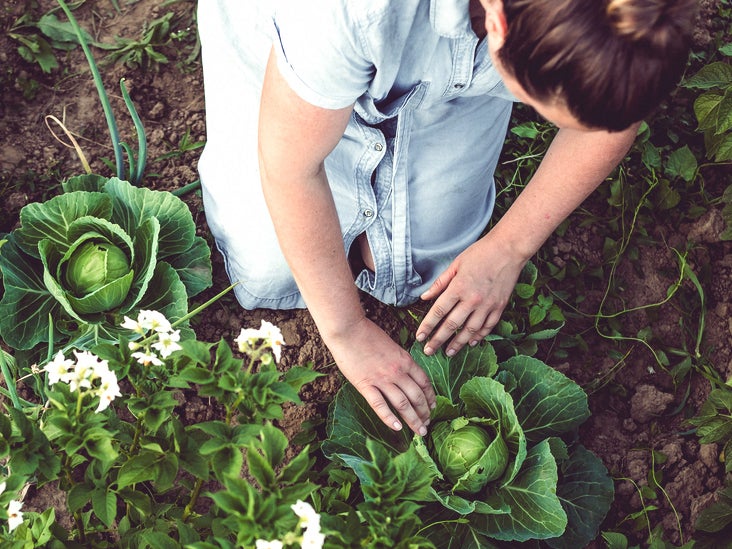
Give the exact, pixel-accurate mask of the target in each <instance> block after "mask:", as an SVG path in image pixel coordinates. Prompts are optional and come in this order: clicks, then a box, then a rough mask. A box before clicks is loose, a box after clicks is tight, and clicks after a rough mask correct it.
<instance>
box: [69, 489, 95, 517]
mask: <svg viewBox="0 0 732 549" xmlns="http://www.w3.org/2000/svg"><path fill="white" fill-rule="evenodd" d="M93 491H94V487H93V486H91V485H89V484H87V483H85V482H81V483H78V484H74V485H73V486H72V487H71V488H70V489H69V491H68V492H67V493H66V504H67V505H68V506H69V511H71V512H72V513H76V512H77V511H78V510H79V509H81V508H82V507H84V505H86V504H87V502H89V501H90V500H91V496H92V492H93Z"/></svg>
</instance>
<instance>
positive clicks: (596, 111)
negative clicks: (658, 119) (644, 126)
mask: <svg viewBox="0 0 732 549" xmlns="http://www.w3.org/2000/svg"><path fill="white" fill-rule="evenodd" d="M503 10H504V13H505V16H506V23H507V33H506V38H505V42H504V44H503V46H502V48H501V50H500V51H499V53H498V55H499V57H500V59H501V62H502V63H503V65H504V66H505V68H506V70H507V71H509V73H511V74H512V75H513V76H514V77H515V78H516V79H517V80H518V82H519V83H520V84H521V86H522V87H523V88H524V89H525V90H526V91H527V93H529V95H531V96H532V97H535V98H537V99H539V100H542V101H551V100H556V99H560V100H562V101H563V102H564V103H566V105H567V107H568V108H569V110H570V112H571V113H572V114H573V115H574V116H575V117H576V118H577V119H578V120H580V121H581V122H583V123H584V124H586V125H588V126H592V127H598V128H606V129H609V130H621V129H624V128H627V127H628V126H629V125H630V124H632V123H633V122H637V121H639V120H642V119H643V118H644V117H646V116H647V115H648V114H650V113H651V112H652V111H653V109H655V108H656V107H657V106H658V103H659V101H660V100H661V99H662V98H663V97H664V96H665V95H666V94H667V93H668V92H669V91H671V89H672V88H673V87H674V86H675V85H676V83H677V82H678V80H679V78H680V77H681V74H682V72H683V70H684V68H685V66H686V61H687V56H688V47H689V35H690V30H691V27H692V24H693V21H694V14H695V10H696V1H695V0H503Z"/></svg>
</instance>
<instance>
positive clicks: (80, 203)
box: [13, 192, 112, 258]
mask: <svg viewBox="0 0 732 549" xmlns="http://www.w3.org/2000/svg"><path fill="white" fill-rule="evenodd" d="M111 214H112V202H111V200H110V199H109V197H108V196H107V195H105V194H103V193H87V192H72V193H66V194H62V195H59V196H55V197H53V198H51V199H49V200H47V201H46V202H33V203H31V204H28V205H26V206H24V207H23V209H22V210H20V223H21V226H20V228H18V229H16V230H15V231H13V234H15V236H16V238H17V241H18V246H20V248H21V249H22V250H23V251H24V252H25V253H27V254H30V255H32V256H34V257H39V258H40V256H39V255H38V243H39V242H40V241H41V240H50V241H51V242H53V243H54V245H55V247H56V248H57V249H58V251H59V253H60V254H61V255H63V253H64V252H65V251H66V248H67V247H68V246H69V244H70V243H71V242H69V239H68V232H69V227H71V225H72V223H74V222H75V221H76V220H77V219H79V218H81V217H84V216H93V217H99V218H103V219H110V217H111Z"/></svg>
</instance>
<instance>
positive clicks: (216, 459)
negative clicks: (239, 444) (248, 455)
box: [211, 446, 244, 481]
mask: <svg viewBox="0 0 732 549" xmlns="http://www.w3.org/2000/svg"><path fill="white" fill-rule="evenodd" d="M243 464H244V456H243V455H242V452H241V450H240V449H239V448H235V447H233V446H227V447H225V448H222V449H221V450H219V451H218V452H216V453H215V454H214V455H213V458H212V460H211V468H212V469H213V471H214V474H215V475H216V477H217V478H218V479H219V480H221V481H223V480H224V478H226V477H238V476H239V475H240V474H241V468H242V465H243Z"/></svg>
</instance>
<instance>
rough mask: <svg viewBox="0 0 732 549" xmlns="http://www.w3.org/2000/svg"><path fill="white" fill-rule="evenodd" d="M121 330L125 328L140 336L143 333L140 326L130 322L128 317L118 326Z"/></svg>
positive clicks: (132, 321) (134, 321) (133, 321)
mask: <svg viewBox="0 0 732 549" xmlns="http://www.w3.org/2000/svg"><path fill="white" fill-rule="evenodd" d="M120 326H122V327H123V328H126V329H128V330H132V331H133V332H136V333H138V334H142V333H144V332H145V330H143V328H142V326H140V323H139V322H137V321H136V320H132V319H131V318H130V317H129V316H125V321H124V322H123V323H122V324H120Z"/></svg>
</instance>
